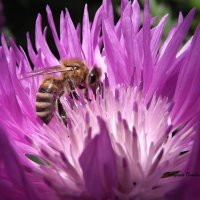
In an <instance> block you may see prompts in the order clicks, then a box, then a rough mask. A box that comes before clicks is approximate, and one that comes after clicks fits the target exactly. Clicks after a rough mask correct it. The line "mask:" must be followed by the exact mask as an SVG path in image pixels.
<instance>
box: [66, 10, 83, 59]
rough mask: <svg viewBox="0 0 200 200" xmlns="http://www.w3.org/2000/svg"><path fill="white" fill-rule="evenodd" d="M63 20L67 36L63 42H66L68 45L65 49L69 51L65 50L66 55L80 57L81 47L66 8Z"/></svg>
mask: <svg viewBox="0 0 200 200" xmlns="http://www.w3.org/2000/svg"><path fill="white" fill-rule="evenodd" d="M65 20H66V28H67V38H66V41H65V42H66V43H67V45H68V47H67V49H68V50H69V52H67V55H69V56H70V57H72V58H81V57H82V56H81V51H82V49H81V44H80V39H79V38H78V36H77V32H76V29H75V27H74V24H73V22H72V20H71V17H70V15H69V12H68V10H66V16H65Z"/></svg>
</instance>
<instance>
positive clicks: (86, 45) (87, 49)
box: [82, 5, 94, 66]
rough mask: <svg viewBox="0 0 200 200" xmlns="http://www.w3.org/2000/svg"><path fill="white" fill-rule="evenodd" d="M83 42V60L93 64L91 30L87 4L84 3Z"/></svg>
mask: <svg viewBox="0 0 200 200" xmlns="http://www.w3.org/2000/svg"><path fill="white" fill-rule="evenodd" d="M82 35H83V42H82V49H83V52H84V56H85V60H86V61H87V63H88V64H89V66H91V65H92V64H93V62H94V61H93V48H92V41H91V31H90V21H89V15H88V9H87V5H85V9H84V15H83V34H82Z"/></svg>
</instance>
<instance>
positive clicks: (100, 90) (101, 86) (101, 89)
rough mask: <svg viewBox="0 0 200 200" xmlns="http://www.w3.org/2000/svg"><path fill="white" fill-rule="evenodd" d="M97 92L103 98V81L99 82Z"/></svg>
mask: <svg viewBox="0 0 200 200" xmlns="http://www.w3.org/2000/svg"><path fill="white" fill-rule="evenodd" d="M99 93H100V95H101V97H102V99H103V98H104V87H103V83H102V82H99Z"/></svg>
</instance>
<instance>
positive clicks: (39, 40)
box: [35, 15, 58, 66]
mask: <svg viewBox="0 0 200 200" xmlns="http://www.w3.org/2000/svg"><path fill="white" fill-rule="evenodd" d="M35 36H36V48H37V50H39V49H41V50H42V53H43V55H44V60H45V61H46V62H47V63H45V61H44V65H48V66H54V65H57V64H58V60H57V59H56V57H55V56H54V55H53V53H52V52H51V50H50V49H49V46H48V44H47V42H46V38H45V37H44V35H43V33H42V17H41V15H38V17H37V20H36V29H35ZM47 58H48V59H47Z"/></svg>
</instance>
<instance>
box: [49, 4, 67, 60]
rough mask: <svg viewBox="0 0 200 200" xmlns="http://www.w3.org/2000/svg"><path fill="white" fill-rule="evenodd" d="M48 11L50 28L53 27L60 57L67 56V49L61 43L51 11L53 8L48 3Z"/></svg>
mask: <svg viewBox="0 0 200 200" xmlns="http://www.w3.org/2000/svg"><path fill="white" fill-rule="evenodd" d="M46 11H47V17H48V22H49V25H50V28H51V31H52V34H53V38H54V41H55V44H56V47H57V50H58V52H59V54H60V57H61V58H65V57H66V52H65V50H64V48H63V46H62V45H61V43H60V40H59V38H58V34H57V31H56V27H55V24H54V20H53V16H52V12H51V9H50V7H49V6H48V5H47V7H46Z"/></svg>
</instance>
